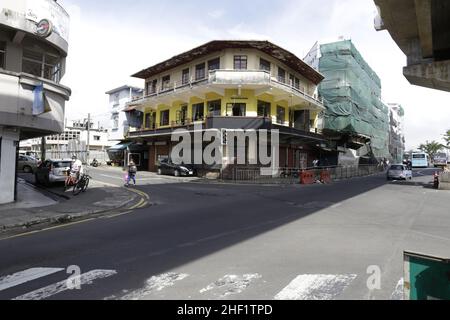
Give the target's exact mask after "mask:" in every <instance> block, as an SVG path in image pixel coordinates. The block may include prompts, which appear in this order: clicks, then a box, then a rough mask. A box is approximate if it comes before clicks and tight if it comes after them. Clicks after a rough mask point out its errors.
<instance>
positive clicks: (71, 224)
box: [0, 218, 95, 241]
mask: <svg viewBox="0 0 450 320" xmlns="http://www.w3.org/2000/svg"><path fill="white" fill-rule="evenodd" d="M92 220H95V218H89V219H86V220H81V221H75V222H70V223H66V224H61V225H58V226H54V227H49V228H45V229H40V230H34V231H30V232H26V233H21V234H16V235H13V236H10V237H7V238H2V239H0V241H1V240H7V239H13V238H19V237H24V236H29V235H32V234H36V233H41V232H44V231H50V230H55V229H60V228H65V227H70V226H73V225H76V224H80V223H85V222H89V221H92Z"/></svg>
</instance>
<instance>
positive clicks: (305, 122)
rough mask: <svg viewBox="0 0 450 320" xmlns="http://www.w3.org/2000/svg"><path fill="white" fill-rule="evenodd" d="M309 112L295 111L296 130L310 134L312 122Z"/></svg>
mask: <svg viewBox="0 0 450 320" xmlns="http://www.w3.org/2000/svg"><path fill="white" fill-rule="evenodd" d="M309 118H310V114H309V110H295V111H294V128H295V129H298V130H302V131H307V132H309V130H310V122H309Z"/></svg>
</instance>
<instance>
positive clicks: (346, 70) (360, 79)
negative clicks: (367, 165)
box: [319, 40, 390, 157]
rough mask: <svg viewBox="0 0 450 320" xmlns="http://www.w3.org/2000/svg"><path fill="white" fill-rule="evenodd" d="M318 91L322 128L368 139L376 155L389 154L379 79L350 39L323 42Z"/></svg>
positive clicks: (387, 114)
mask: <svg viewBox="0 0 450 320" xmlns="http://www.w3.org/2000/svg"><path fill="white" fill-rule="evenodd" d="M320 51H321V58H320V62H319V71H320V72H321V73H322V74H323V75H324V76H325V79H324V80H323V81H322V83H321V84H320V85H319V94H320V95H321V96H322V97H323V98H324V100H325V105H326V108H327V110H326V112H325V119H324V120H325V121H324V128H325V129H328V130H333V131H337V132H342V133H349V134H360V135H365V136H369V137H370V138H371V146H372V151H373V153H374V155H375V156H376V157H388V156H389V146H388V144H389V129H390V128H389V120H390V119H389V109H388V107H387V106H386V105H385V104H384V103H383V102H382V101H381V81H380V78H379V77H378V76H377V74H376V73H375V72H374V71H373V70H372V69H371V68H370V66H369V65H368V64H367V63H366V62H365V61H364V59H363V58H362V56H361V54H360V53H359V52H358V50H357V49H356V48H355V46H354V45H353V43H352V42H351V41H350V40H345V41H340V42H335V43H330V44H325V45H322V46H321V48H320Z"/></svg>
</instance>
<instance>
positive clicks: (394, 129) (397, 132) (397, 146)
mask: <svg viewBox="0 0 450 320" xmlns="http://www.w3.org/2000/svg"><path fill="white" fill-rule="evenodd" d="M388 107H389V119H390V130H389V153H390V154H391V157H392V160H393V161H394V162H396V163H402V161H403V154H404V153H405V129H404V116H405V111H404V109H403V107H402V106H401V105H399V104H398V103H388Z"/></svg>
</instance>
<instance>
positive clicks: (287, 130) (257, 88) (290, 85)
mask: <svg viewBox="0 0 450 320" xmlns="http://www.w3.org/2000/svg"><path fill="white" fill-rule="evenodd" d="M134 77H137V78H141V79H143V80H145V96H144V97H143V98H141V99H138V100H134V101H133V102H131V103H129V104H128V107H127V109H126V114H127V117H128V119H129V123H130V127H131V130H130V132H129V134H128V139H129V140H130V141H135V142H138V143H140V144H144V145H147V146H148V151H149V152H148V159H146V161H148V164H149V165H148V167H149V170H150V171H155V170H156V166H157V163H158V161H160V160H161V159H163V158H166V157H169V156H170V153H171V151H172V148H173V147H174V146H175V145H176V142H175V143H174V142H172V141H171V136H172V134H173V132H174V131H175V130H177V129H184V130H186V131H188V132H190V133H191V134H193V133H194V131H201V132H207V131H215V132H223V130H225V131H226V130H236V129H237V130H239V129H256V130H257V129H267V130H274V129H276V130H279V135H280V148H279V158H280V159H279V166H280V167H291V168H293V167H298V168H299V167H307V166H308V165H310V164H312V162H313V160H314V157H315V155H314V152H315V151H316V148H318V147H317V145H320V144H321V143H323V142H324V139H323V137H322V136H321V135H320V128H319V127H318V124H319V114H320V113H321V112H322V111H323V110H324V106H323V104H322V101H320V100H319V99H318V96H317V85H318V84H319V83H320V82H321V81H322V80H323V76H322V75H321V74H320V73H319V72H317V71H315V70H314V69H313V68H311V67H309V66H308V65H307V64H306V63H304V62H303V61H302V60H301V59H299V58H298V57H296V56H295V55H293V54H292V53H290V52H288V51H287V50H285V49H283V48H280V47H278V46H276V45H275V44H272V43H270V42H267V41H212V42H209V43H207V44H204V45H202V46H200V47H198V48H195V49H193V50H190V51H188V52H185V53H182V54H180V55H178V56H176V57H174V58H171V59H169V60H167V61H164V62H162V63H160V64H157V65H154V66H152V67H150V68H147V69H144V70H142V71H140V72H138V73H136V74H135V75H134ZM203 147H204V146H203ZM228 147H229V144H228V143H227V142H226V139H223V140H222V141H221V148H222V149H221V151H222V152H221V154H222V155H223V161H222V163H221V164H220V165H219V166H215V167H214V169H217V170H224V169H225V167H227V166H228V165H234V164H235V160H236V159H231V158H230V157H229V155H231V154H232V152H230V151H231V150H228ZM245 152H246V157H247V160H249V159H252V158H254V157H256V153H257V148H255V147H252V146H250V147H248V148H247V150H246V151H245ZM209 169H211V168H209Z"/></svg>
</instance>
